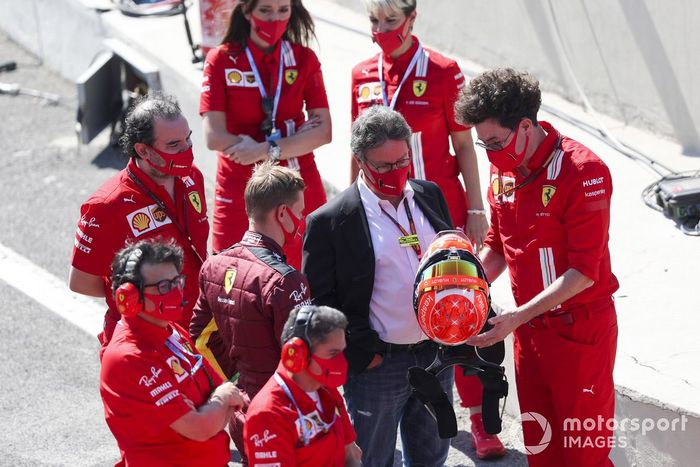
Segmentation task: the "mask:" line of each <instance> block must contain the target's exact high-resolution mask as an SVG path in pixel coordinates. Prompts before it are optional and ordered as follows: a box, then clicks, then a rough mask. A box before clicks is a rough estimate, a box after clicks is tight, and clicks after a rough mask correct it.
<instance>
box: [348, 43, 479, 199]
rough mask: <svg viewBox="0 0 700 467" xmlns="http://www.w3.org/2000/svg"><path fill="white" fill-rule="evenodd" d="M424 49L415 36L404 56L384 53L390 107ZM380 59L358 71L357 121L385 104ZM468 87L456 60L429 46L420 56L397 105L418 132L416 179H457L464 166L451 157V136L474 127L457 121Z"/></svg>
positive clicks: (414, 144)
mask: <svg viewBox="0 0 700 467" xmlns="http://www.w3.org/2000/svg"><path fill="white" fill-rule="evenodd" d="M419 47H420V44H419V42H418V39H417V38H416V37H415V36H414V37H413V46H412V47H411V48H410V49H409V50H408V51H407V52H406V53H404V54H403V55H401V56H400V57H398V58H396V59H392V58H391V57H389V56H387V55H384V58H383V64H382V68H383V75H384V80H385V83H386V91H387V101H388V102H389V103H390V102H391V100H392V98H393V96H394V94H395V93H396V89H397V88H398V87H399V84H401V81H402V79H403V77H404V74H405V73H406V70H407V69H408V67H409V65H410V63H411V61H412V59H413V57H414V56H415V55H416V53H417V52H418V49H419ZM378 58H379V54H377V55H375V56H374V57H372V58H370V59H369V60H365V61H364V62H361V63H359V64H357V65H356V66H355V67H354V68H353V70H352V84H351V92H352V101H351V102H352V103H351V107H352V120H353V121H354V120H355V119H356V118H357V116H358V115H360V114H361V113H362V112H364V111H365V110H367V109H368V108H369V107H371V106H373V105H382V103H383V101H382V88H381V83H380V80H379V68H378V62H377V60H378ZM463 86H464V75H463V74H462V72H461V71H460V69H459V66H458V65H457V63H456V62H455V61H454V60H452V59H449V58H447V57H445V56H443V55H440V54H439V53H437V52H435V51H434V50H430V49H425V48H423V49H422V52H419V55H418V59H417V61H416V64H415V66H414V68H413V70H412V71H411V72H410V73H409V74H408V76H407V77H406V80H405V81H404V83H403V86H402V87H401V90H400V92H399V96H398V97H397V100H396V105H395V107H394V110H396V111H397V112H399V113H401V115H403V116H404V118H405V119H406V121H407V122H408V124H409V126H410V127H411V130H412V131H413V136H412V139H411V152H412V153H413V171H412V177H413V178H418V179H421V180H431V181H434V182H436V183H438V185H441V182H443V181H448V180H457V177H458V175H459V166H458V164H457V158H456V157H455V156H454V155H453V154H451V153H450V141H449V136H450V132H456V131H466V130H468V129H469V128H468V127H464V126H462V125H460V124H459V123H457V122H456V120H455V113H454V103H455V101H456V100H457V95H458V93H459V90H460V88H462V87H463ZM441 188H442V185H441ZM443 191H445V190H444V189H443ZM446 195H447V193H446ZM462 196H464V191H463V190H462ZM449 198H450V197H448V202H449V201H450V199H449Z"/></svg>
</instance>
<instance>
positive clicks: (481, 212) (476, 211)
mask: <svg viewBox="0 0 700 467" xmlns="http://www.w3.org/2000/svg"><path fill="white" fill-rule="evenodd" d="M467 214H479V215H482V216H485V215H486V210H485V209H467Z"/></svg>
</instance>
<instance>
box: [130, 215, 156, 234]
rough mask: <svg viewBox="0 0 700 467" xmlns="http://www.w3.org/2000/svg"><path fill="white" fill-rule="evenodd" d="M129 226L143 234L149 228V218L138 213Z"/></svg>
mask: <svg viewBox="0 0 700 467" xmlns="http://www.w3.org/2000/svg"><path fill="white" fill-rule="evenodd" d="M131 226H132V227H133V228H135V229H136V230H138V231H139V232H143V231H144V230H147V229H148V228H149V227H150V226H151V218H150V217H148V216H147V215H146V214H144V213H142V212H140V213H138V214H136V215H135V216H134V218H133V219H131Z"/></svg>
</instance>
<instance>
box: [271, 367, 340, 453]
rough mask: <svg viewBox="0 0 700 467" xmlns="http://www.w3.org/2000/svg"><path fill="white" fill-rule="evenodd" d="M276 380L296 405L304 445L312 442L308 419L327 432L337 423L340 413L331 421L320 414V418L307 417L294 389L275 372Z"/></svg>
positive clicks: (335, 414)
mask: <svg viewBox="0 0 700 467" xmlns="http://www.w3.org/2000/svg"><path fill="white" fill-rule="evenodd" d="M274 376H275V381H277V384H279V385H280V387H281V388H282V391H284V393H285V394H286V395H287V397H289V400H291V401H292V405H294V408H295V409H296V410H297V415H298V416H299V425H300V426H301V433H302V434H301V437H302V440H303V443H304V446H308V445H309V443H310V442H311V435H312V434H311V433H309V431H310V430H309V428H308V426H307V424H306V422H307V420H309V421H310V422H311V425H312V426H313V424H314V421H315V423H316V424H317V425H319V427H320V428H321V429H322V430H323V432H324V433H327V432H328V431H329V430H330V429H331V427H333V424H334V423H335V421H336V419H337V418H338V414H337V413H334V415H333V420H332V421H331V422H330V423H326V422H324V421H323V420H321V417H320V416H319V417H318V419H317V420H316V419H311V420H310V417H307V416H306V415H304V414H303V413H302V412H301V409H300V408H299V405H298V404H297V401H296V399H294V396H293V395H292V391H291V390H290V389H289V386H287V383H285V382H284V380H283V379H282V377H281V376H280V375H279V374H277V373H275V375H274Z"/></svg>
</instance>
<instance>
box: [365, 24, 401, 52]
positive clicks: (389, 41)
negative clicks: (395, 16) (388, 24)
mask: <svg viewBox="0 0 700 467" xmlns="http://www.w3.org/2000/svg"><path fill="white" fill-rule="evenodd" d="M407 22H408V16H407V17H406V19H405V20H404V21H403V23H401V26H399V27H398V28H396V29H394V30H392V31H385V32H378V31H373V32H372V40H373V41H374V42H375V43H376V44H377V45H378V46H379V48H381V49H382V52H384V53H385V54H386V55H389V54H390V53H391V52H393V51H394V50H396V49H398V48H399V47H401V44H403V43H404V41H406V35H404V34H403V30H404V28H405V27H406V23H407Z"/></svg>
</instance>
